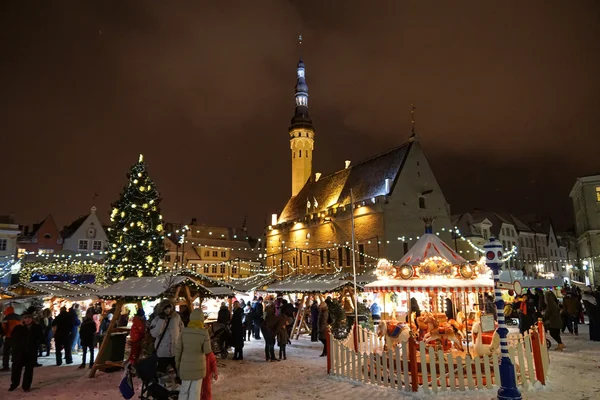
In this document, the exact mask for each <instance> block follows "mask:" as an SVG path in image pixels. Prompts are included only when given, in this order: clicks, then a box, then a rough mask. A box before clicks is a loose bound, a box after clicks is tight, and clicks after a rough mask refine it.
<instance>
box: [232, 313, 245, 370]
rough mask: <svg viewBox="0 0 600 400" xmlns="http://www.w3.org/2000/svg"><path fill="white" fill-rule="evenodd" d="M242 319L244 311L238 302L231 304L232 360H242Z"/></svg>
mask: <svg viewBox="0 0 600 400" xmlns="http://www.w3.org/2000/svg"><path fill="white" fill-rule="evenodd" d="M243 317H244V309H243V308H242V306H241V305H240V303H239V302H237V301H236V302H234V303H233V315H232V317H231V341H232V344H233V347H234V349H235V352H234V354H233V359H234V360H243V359H244V353H243V348H244V323H243V322H242V319H243Z"/></svg>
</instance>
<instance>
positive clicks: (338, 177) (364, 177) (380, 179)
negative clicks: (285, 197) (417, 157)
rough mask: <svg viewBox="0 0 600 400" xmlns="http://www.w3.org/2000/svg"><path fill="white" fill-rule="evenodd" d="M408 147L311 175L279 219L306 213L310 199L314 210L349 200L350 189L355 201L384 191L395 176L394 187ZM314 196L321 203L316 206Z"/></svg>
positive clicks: (408, 145)
mask: <svg viewBox="0 0 600 400" xmlns="http://www.w3.org/2000/svg"><path fill="white" fill-rule="evenodd" d="M409 149H410V143H405V144H403V145H402V146H399V147H396V148H394V149H392V150H390V151H388V152H386V153H383V154H380V155H378V156H375V157H373V158H371V159H369V160H367V161H364V162H361V163H359V164H356V165H354V166H350V167H349V168H346V169H343V170H341V171H338V172H335V173H333V174H331V175H328V176H325V177H322V178H321V179H319V180H318V181H316V182H315V181H314V180H313V179H312V178H311V180H310V181H309V182H307V183H306V185H304V187H303V188H302V190H301V191H300V193H298V195H297V196H295V197H292V198H290V200H289V201H288V203H287V204H286V206H285V208H284V209H283V212H282V213H281V217H280V219H279V222H285V221H290V220H294V219H296V218H302V217H304V216H305V215H306V212H307V207H306V206H307V202H308V201H310V203H311V208H310V212H311V213H315V212H320V211H323V210H325V209H327V208H328V207H331V206H333V205H334V204H349V203H350V189H352V190H353V195H354V200H355V201H356V202H358V201H363V200H367V199H370V198H372V197H377V196H381V195H385V194H386V192H385V189H386V188H385V180H386V179H391V180H392V186H391V188H390V189H391V190H393V189H394V183H395V182H396V179H397V177H398V174H399V173H400V171H401V170H402V166H403V164H404V161H405V160H406V157H407V155H408V151H409ZM315 200H316V201H317V204H318V206H317V208H316V209H315V208H314V202H315Z"/></svg>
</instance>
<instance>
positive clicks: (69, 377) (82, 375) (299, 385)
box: [0, 326, 600, 400]
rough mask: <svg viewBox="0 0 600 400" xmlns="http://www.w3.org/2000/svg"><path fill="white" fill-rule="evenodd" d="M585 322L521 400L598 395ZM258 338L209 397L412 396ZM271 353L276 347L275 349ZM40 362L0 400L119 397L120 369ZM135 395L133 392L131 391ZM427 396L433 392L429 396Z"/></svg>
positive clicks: (3, 382) (599, 353)
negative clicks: (269, 357)
mask: <svg viewBox="0 0 600 400" xmlns="http://www.w3.org/2000/svg"><path fill="white" fill-rule="evenodd" d="M588 337H589V336H588V329H587V326H580V335H579V336H571V335H569V334H566V335H563V341H564V343H565V344H566V346H567V348H566V349H565V351H564V352H562V353H559V352H555V351H551V352H550V357H551V358H550V370H551V371H550V379H549V385H548V386H547V387H545V388H543V389H541V390H542V392H526V393H523V398H524V399H527V400H533V399H535V400H538V399H540V398H543V399H548V400H565V399H568V400H584V399H585V400H588V399H589V400H593V399H600V368H598V367H599V366H600V343H599V342H590V341H589V340H588ZM263 346H264V342H263V341H262V340H261V341H251V342H250V343H248V342H246V347H245V348H244V353H245V354H244V361H241V362H239V361H233V360H231V359H229V360H219V375H220V379H219V381H218V382H216V383H215V384H214V386H213V397H214V399H215V400H237V399H240V400H242V399H243V400H248V399H255V398H257V399H266V400H268V399H277V400H282V399H286V400H287V399H289V400H300V399H302V400H311V399H328V400H329V399H344V400H347V399H366V398H368V397H375V398H377V399H404V398H411V397H413V396H410V395H406V394H405V393H399V392H397V391H395V390H391V389H384V388H380V387H376V386H371V385H362V384H357V383H353V382H350V381H340V380H336V379H333V378H329V377H328V376H327V375H326V360H325V358H322V357H319V354H320V353H321V350H322V345H321V344H320V343H311V342H310V340H308V339H307V338H306V337H302V338H301V339H300V340H299V341H293V345H292V346H288V349H287V354H288V360H287V361H281V362H276V363H267V362H265V361H264V351H263ZM275 351H276V354H277V352H278V348H277V347H276V348H275ZM40 361H41V362H42V363H43V364H44V367H40V368H36V369H35V372H34V379H33V387H32V390H31V392H30V393H24V392H23V391H21V389H17V390H16V391H15V392H12V393H8V392H6V390H7V389H8V386H9V384H10V373H6V372H3V373H0V392H1V394H2V395H1V396H0V398H1V399H34V398H35V399H58V400H70V399H85V400H98V399H110V400H112V399H119V398H122V397H121V396H120V393H119V391H118V388H117V386H118V384H119V382H120V380H121V376H122V375H121V373H112V374H104V373H102V372H99V373H98V374H97V376H96V378H94V379H88V378H87V373H88V372H89V370H88V369H85V370H80V369H77V366H78V365H79V362H80V357H79V356H75V357H74V361H75V362H74V364H72V365H68V366H66V365H63V366H61V367H56V366H54V365H53V364H54V354H52V355H51V356H50V357H46V358H41V359H40ZM440 397H441V398H442V399H454V398H465V397H468V398H473V399H486V400H489V399H492V398H495V393H494V392H489V391H484V392H464V393H457V392H452V393H450V392H448V393H445V394H442V395H440V394H438V395H436V398H440ZM136 398H137V395H136ZM432 398H433V397H432Z"/></svg>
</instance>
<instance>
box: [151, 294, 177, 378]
mask: <svg viewBox="0 0 600 400" xmlns="http://www.w3.org/2000/svg"><path fill="white" fill-rule="evenodd" d="M158 311H159V314H158V315H157V316H156V317H155V318H154V320H153V321H152V323H151V324H150V334H151V335H152V337H153V338H154V346H155V348H156V355H157V356H158V365H159V367H158V369H159V371H166V370H167V367H168V366H169V365H171V366H172V367H173V368H174V369H175V368H176V367H175V365H176V364H175V354H176V352H175V349H176V348H177V345H178V344H179V340H180V339H181V331H182V330H183V322H181V317H180V316H179V314H177V313H176V312H175V305H174V304H173V302H172V301H171V300H168V299H167V300H163V301H161V302H160V303H159V307H158ZM163 333H164V337H163V338H162V341H161V336H162V335H163ZM159 341H160V346H158V344H159Z"/></svg>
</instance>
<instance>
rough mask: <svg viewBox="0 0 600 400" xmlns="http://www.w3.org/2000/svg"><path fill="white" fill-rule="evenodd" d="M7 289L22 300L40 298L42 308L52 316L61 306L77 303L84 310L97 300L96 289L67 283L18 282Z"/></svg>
mask: <svg viewBox="0 0 600 400" xmlns="http://www.w3.org/2000/svg"><path fill="white" fill-rule="evenodd" d="M9 289H10V291H11V292H14V293H15V294H17V295H18V296H19V297H20V298H23V299H29V300H32V299H34V298H41V299H42V300H43V301H44V308H49V309H50V310H51V311H52V313H53V315H57V314H58V312H59V310H60V307H62V306H65V307H67V308H70V307H71V305H72V304H73V303H79V304H80V305H82V306H83V308H84V309H85V308H87V307H89V306H90V305H91V304H92V302H93V301H95V300H97V299H98V297H97V296H96V293H97V292H98V289H96V288H92V287H86V286H85V285H75V284H71V283H68V282H19V283H16V284H14V285H12V286H9Z"/></svg>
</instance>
